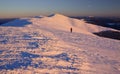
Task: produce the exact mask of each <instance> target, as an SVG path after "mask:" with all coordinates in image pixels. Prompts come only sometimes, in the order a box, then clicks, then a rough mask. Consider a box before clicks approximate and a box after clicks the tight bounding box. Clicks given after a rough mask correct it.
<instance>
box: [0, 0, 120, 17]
mask: <svg viewBox="0 0 120 74" xmlns="http://www.w3.org/2000/svg"><path fill="white" fill-rule="evenodd" d="M119 7H120V0H59V1H58V0H53V1H51V0H12V1H10V0H1V1H0V18H14V17H15V18H18V17H25V16H38V15H46V16H47V15H50V14H54V13H60V14H63V15H67V16H110V17H114V16H115V17H116V16H118V17H120V9H119Z"/></svg>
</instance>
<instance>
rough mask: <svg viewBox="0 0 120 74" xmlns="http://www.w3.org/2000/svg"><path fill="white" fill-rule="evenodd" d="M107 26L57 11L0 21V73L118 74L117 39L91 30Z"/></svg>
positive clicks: (119, 61) (119, 60) (101, 29)
mask: <svg viewBox="0 0 120 74" xmlns="http://www.w3.org/2000/svg"><path fill="white" fill-rule="evenodd" d="M70 28H72V29H73V33H71V32H70ZM107 30H111V31H117V30H114V29H110V28H105V27H101V26H96V25H93V24H88V23H86V22H85V21H84V20H77V19H73V18H69V17H67V16H64V15H61V14H54V15H51V16H49V17H40V16H38V17H37V16H35V17H30V18H20V19H17V20H14V21H11V22H9V23H6V24H3V25H2V26H0V74H120V57H119V56H120V54H119V52H120V46H119V44H120V41H119V40H114V39H109V38H103V37H99V36H96V35H94V34H93V33H95V32H100V31H107Z"/></svg>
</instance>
